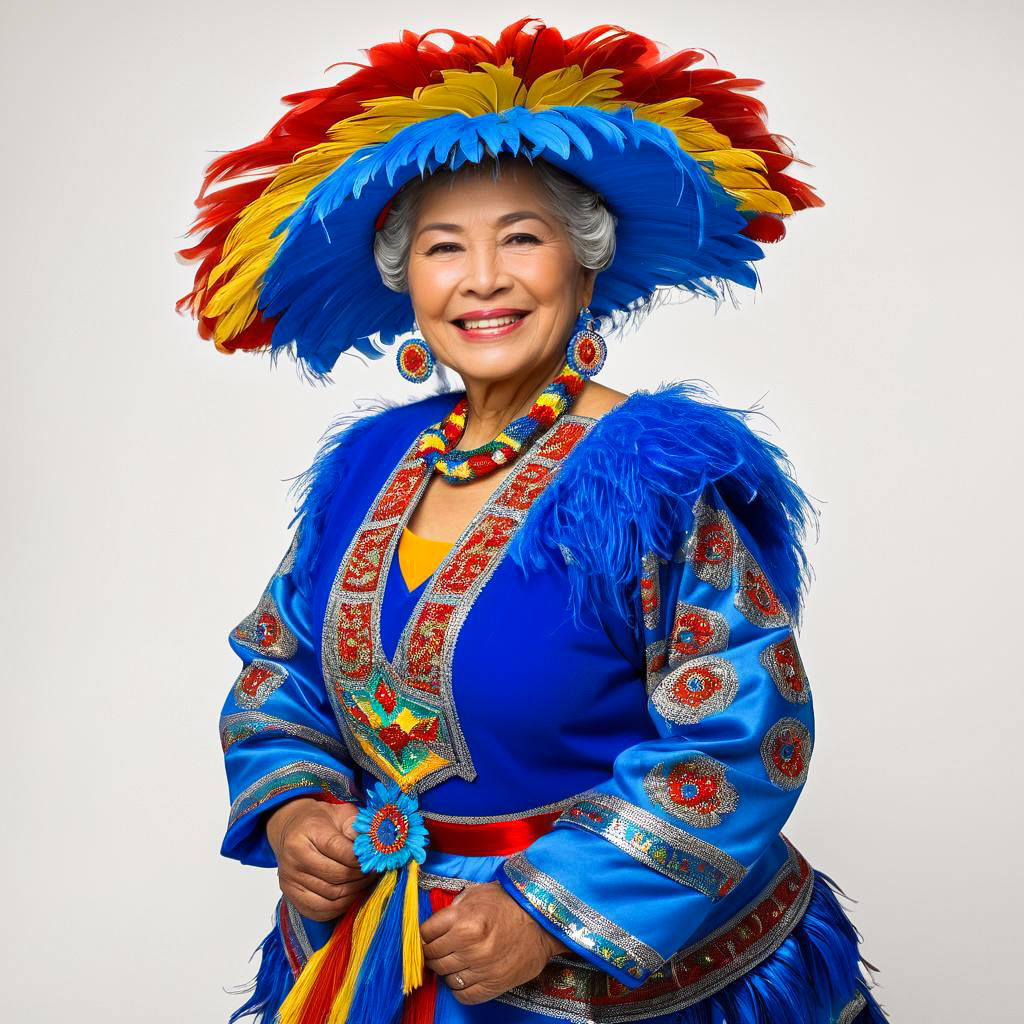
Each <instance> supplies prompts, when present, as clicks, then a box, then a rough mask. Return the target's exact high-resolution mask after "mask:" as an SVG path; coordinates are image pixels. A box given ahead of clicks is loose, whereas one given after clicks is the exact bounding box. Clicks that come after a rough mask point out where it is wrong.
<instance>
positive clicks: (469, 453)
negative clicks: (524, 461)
mask: <svg viewBox="0 0 1024 1024" xmlns="http://www.w3.org/2000/svg"><path fill="white" fill-rule="evenodd" d="M584 383H585V379H584V377H583V376H582V375H581V374H579V373H577V372H576V371H575V370H574V369H572V367H570V365H569V363H568V362H566V363H565V365H564V366H563V367H562V369H561V370H559V372H558V376H557V377H555V379H554V380H553V381H552V382H551V383H550V384H549V385H548V386H547V387H546V388H545V389H544V391H543V392H542V393H541V394H540V395H539V396H538V397H537V400H536V401H535V402H534V403H533V407H532V408H531V409H530V411H529V412H528V413H527V414H526V415H525V416H520V417H519V418H518V419H515V420H513V421H512V422H511V423H510V424H509V425H508V426H507V427H506V428H505V429H504V430H503V431H502V432H501V433H500V434H499V435H498V436H497V437H496V438H494V439H493V440H492V441H487V442H486V443H485V444H482V445H480V447H479V448H469V449H465V450H462V451H458V450H456V448H455V446H456V445H457V444H458V443H459V439H460V438H461V437H462V434H463V431H465V429H466V411H467V409H468V403H467V400H466V399H465V398H461V399H459V401H458V402H457V403H456V405H455V408H454V409H452V411H451V412H450V413H448V415H447V416H446V417H445V418H444V419H443V420H442V421H441V422H440V423H439V424H438V425H437V426H436V427H428V428H427V429H426V430H425V431H424V432H423V434H422V435H421V436H420V440H419V445H418V447H417V449H416V455H417V456H418V457H419V458H421V459H423V461H424V462H425V463H426V464H427V466H428V467H429V466H432V467H433V468H434V469H436V470H437V471H438V472H439V473H440V474H441V475H442V476H443V477H444V478H445V480H447V481H448V482H449V483H452V484H465V483H469V481H471V480H477V479H479V478H480V477H482V476H486V475H487V474H488V473H493V472H494V470H496V469H497V468H498V467H499V466H504V465H507V464H508V463H509V462H511V461H512V459H514V458H515V457H516V456H517V455H518V454H519V453H520V452H521V451H522V450H523V447H524V446H525V445H526V443H527V442H528V441H529V440H530V439H531V438H533V437H534V436H535V435H536V434H537V433H538V431H540V430H541V428H544V429H545V430H546V429H547V428H548V427H550V426H551V425H552V424H553V423H554V422H555V420H557V419H558V418H559V417H560V416H561V415H562V414H563V413H565V412H567V411H568V409H569V408H570V407H571V406H572V403H573V402H574V401H575V399H576V397H577V396H578V395H579V393H580V392H581V391H582V390H583V385H584Z"/></svg>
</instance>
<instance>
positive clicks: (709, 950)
mask: <svg viewBox="0 0 1024 1024" xmlns="http://www.w3.org/2000/svg"><path fill="white" fill-rule="evenodd" d="M782 838H783V840H784V841H785V843H786V849H787V854H788V855H787V858H786V861H785V862H784V863H783V864H782V866H781V867H780V868H779V870H778V872H777V873H776V874H775V876H774V877H773V878H772V880H771V881H770V882H769V883H768V885H767V886H765V888H764V889H762V890H761V892H760V893H759V894H758V895H757V896H755V897H754V898H753V899H752V900H751V901H750V902H749V903H748V904H747V905H746V906H745V907H743V908H742V909H741V910H740V911H739V912H738V913H737V914H736V915H735V916H734V917H732V918H730V919H729V920H728V921H727V922H726V923H725V924H724V925H722V927H721V928H719V929H718V930H717V931H715V932H713V933H712V934H711V935H708V936H706V937H704V938H703V939H700V940H699V941H697V942H695V943H692V944H691V945H689V946H685V947H684V948H683V949H681V950H680V951H679V952H677V953H674V954H673V955H672V956H671V957H670V958H669V959H668V960H666V961H665V964H664V965H663V966H662V967H661V968H660V969H659V970H657V971H656V972H654V973H653V974H652V975H651V976H650V977H648V978H647V980H646V981H644V982H643V984H641V985H639V986H638V987H637V988H635V989H629V988H627V987H626V986H625V985H622V984H621V983H620V982H618V981H617V980H616V979H615V978H612V977H611V976H610V975H608V974H607V973H606V972H603V971H601V970H600V969H599V968H597V967H595V966H594V965H593V964H591V963H589V962H587V961H584V960H582V959H581V958H579V957H575V958H574V959H570V958H569V957H567V956H565V955H563V954H559V955H558V956H555V957H552V959H551V961H550V962H549V964H548V965H547V966H546V967H545V968H544V970H543V971H541V973H540V974H539V975H538V976H537V977H536V978H535V979H533V980H532V981H529V982H527V983H525V984H523V985H519V986H517V987H516V988H513V989H510V990H509V991H508V992H505V993H503V994H502V995H500V996H497V997H496V998H497V1000H498V1001H499V1002H503V1003H509V1004H511V1005H513V1006H518V1007H520V1008H523V1009H527V1010H532V1011H534V1012H538V1013H546V1014H549V1015H550V1016H553V1017H558V1018H560V1019H562V1020H569V1021H575V1022H578V1024H595V1022H596V1024H621V1022H625V1021H636V1020H646V1019H648V1018H651V1017H655V1016H658V1015H660V1014H665V1013H672V1012H677V1011H679V1010H684V1009H686V1008H687V1007H689V1006H693V1005H694V1004H695V1003H698V1002H700V1001H701V1000H702V999H706V998H707V997H708V996H711V995H714V994H715V993H716V992H719V991H720V990H721V989H723V988H724V987H725V986H726V985H728V984H729V983H730V982H732V981H734V980H735V979H736V978H739V977H740V976H742V975H743V974H745V973H746V972H747V971H749V970H750V969H751V968H753V967H756V966H757V965H758V964H759V963H761V962H762V961H763V960H765V959H766V958H767V957H769V956H770V955H771V954H772V953H774V952H775V950H776V949H778V947H779V946H781V945H782V943H783V942H784V941H785V939H786V937H787V936H788V935H789V934H790V932H792V930H793V928H794V927H795V926H796V924H797V922H798V921H799V920H800V918H801V917H802V916H803V914H804V911H805V910H806V909H807V904H808V903H809V902H810V899H811V893H812V891H813V887H814V875H813V872H812V871H811V869H810V865H809V864H808V863H807V861H806V860H805V859H804V858H803V856H802V855H801V854H800V853H799V852H798V851H797V850H796V848H795V847H794V846H793V845H792V844H791V843H790V842H789V840H788V839H786V837H785V836H783V837H782Z"/></svg>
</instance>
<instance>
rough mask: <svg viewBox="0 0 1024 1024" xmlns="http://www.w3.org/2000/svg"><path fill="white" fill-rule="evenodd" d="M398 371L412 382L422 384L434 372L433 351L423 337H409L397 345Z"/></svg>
mask: <svg viewBox="0 0 1024 1024" xmlns="http://www.w3.org/2000/svg"><path fill="white" fill-rule="evenodd" d="M396 359H397V362H398V372H399V373H400V374H401V375H402V376H403V377H404V378H405V379H406V380H408V381H412V383H413V384H423V383H424V382H425V381H428V380H429V379H430V375H431V374H432V373H433V372H434V353H433V352H432V351H431V350H430V346H429V345H428V344H427V343H426V341H425V340H424V339H423V338H409V340H408V341H403V342H402V344H401V345H400V346H399V349H398V354H397V356H396Z"/></svg>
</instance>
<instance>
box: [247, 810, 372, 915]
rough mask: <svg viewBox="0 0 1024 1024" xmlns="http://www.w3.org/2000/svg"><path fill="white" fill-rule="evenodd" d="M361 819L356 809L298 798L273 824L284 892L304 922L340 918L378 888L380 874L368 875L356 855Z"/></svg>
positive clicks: (273, 817) (269, 828) (273, 816)
mask: <svg viewBox="0 0 1024 1024" xmlns="http://www.w3.org/2000/svg"><path fill="white" fill-rule="evenodd" d="M358 813H359V808H358V807H356V806H354V805H353V804H329V803H325V802H324V801H322V800H314V799H312V798H311V797H298V798H296V799H295V800H289V801H288V803H286V804H282V805H281V806H280V807H278V808H277V809H276V810H275V811H274V812H273V813H272V814H271V815H270V817H269V818H268V819H267V839H268V840H269V842H270V846H271V848H272V849H273V851H274V854H275V856H276V857H277V877H278V880H279V881H280V885H281V892H283V893H284V894H285V896H287V897H288V899H289V900H290V901H291V903H292V904H293V906H294V907H295V909H296V910H297V911H298V912H299V913H300V914H302V916H303V917H308V918H309V919H310V920H312V921H329V920H331V918H334V917H340V916H341V915H342V914H344V913H345V911H346V910H347V909H348V908H349V906H350V905H351V903H352V902H353V900H355V898H356V896H357V895H358V894H359V892H360V891H361V890H363V889H365V888H367V887H368V886H370V885H373V883H374V882H376V880H377V877H378V876H377V875H376V874H374V873H370V874H368V875H367V874H364V873H363V871H362V869H361V868H360V867H359V860H358V858H357V857H356V855H355V851H354V850H353V849H352V841H353V840H354V839H355V837H356V833H355V830H354V829H353V828H352V819H353V818H354V817H355V816H356V815H357V814H358Z"/></svg>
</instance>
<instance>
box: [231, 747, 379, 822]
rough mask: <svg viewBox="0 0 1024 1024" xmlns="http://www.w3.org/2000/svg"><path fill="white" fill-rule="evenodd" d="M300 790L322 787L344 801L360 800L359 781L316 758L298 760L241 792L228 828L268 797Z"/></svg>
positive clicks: (258, 806) (232, 810)
mask: <svg viewBox="0 0 1024 1024" xmlns="http://www.w3.org/2000/svg"><path fill="white" fill-rule="evenodd" d="M296 789H318V790H320V792H322V793H330V794H331V796H334V797H337V799H338V800H340V801H341V802H342V803H350V802H351V803H356V802H358V799H359V797H358V795H357V794H356V791H355V784H354V783H353V781H352V779H350V778H349V777H348V776H347V775H345V774H344V773H343V772H339V771H337V770H336V769H334V768H327V767H325V766H324V765H322V764H317V763H316V762H315V761H295V762H294V763H292V764H286V765H282V766H281V767H280V768H275V769H274V771H272V772H269V773H268V774H266V775H264V776H263V777H262V778H259V779H257V780H256V781H255V782H254V783H253V784H252V785H251V786H248V787H246V789H244V790H243V791H242V792H241V793H239V794H238V796H237V798H236V799H235V801H234V803H232V805H231V811H230V813H229V814H228V828H229V829H230V828H231V827H232V826H233V825H235V823H236V822H238V821H239V820H240V819H241V818H243V817H245V815H247V814H251V813H252V812H253V811H255V810H257V809H258V808H260V807H262V806H263V804H265V803H266V802H267V801H268V800H272V799H273V798H274V797H276V796H279V795H280V794H281V793H287V792H288V791H289V790H296Z"/></svg>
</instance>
